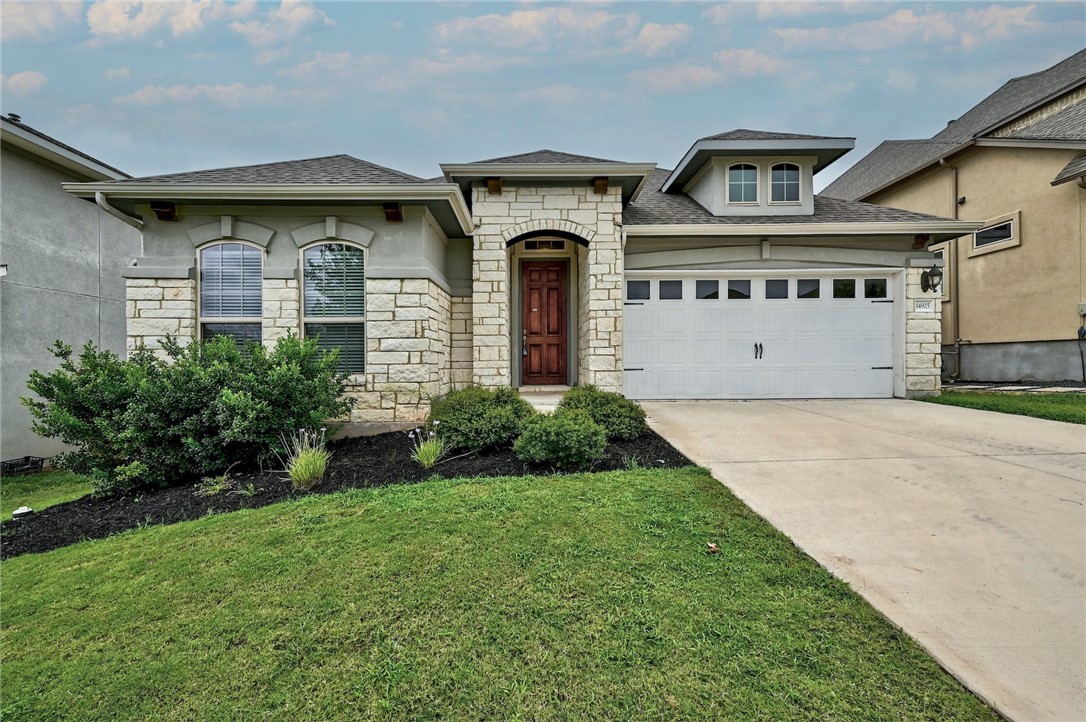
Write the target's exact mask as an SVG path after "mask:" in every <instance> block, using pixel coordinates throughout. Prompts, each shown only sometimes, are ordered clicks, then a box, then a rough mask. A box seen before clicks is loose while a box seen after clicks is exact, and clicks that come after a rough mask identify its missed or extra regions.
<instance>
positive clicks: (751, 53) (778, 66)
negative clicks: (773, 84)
mask: <svg viewBox="0 0 1086 722" xmlns="http://www.w3.org/2000/svg"><path fill="white" fill-rule="evenodd" d="M713 58H714V59H715V60H716V61H717V62H718V63H720V64H721V65H722V66H724V72H725V75H727V76H729V77H737V78H754V77H758V76H771V75H781V74H782V73H787V72H789V71H791V70H793V68H794V66H793V65H792V63H790V62H788V61H787V60H781V59H780V58H774V57H773V56H771V55H767V54H765V53H763V52H762V51H760V50H755V49H753V48H748V49H743V48H725V49H724V50H721V51H719V52H716V53H714V54H713Z"/></svg>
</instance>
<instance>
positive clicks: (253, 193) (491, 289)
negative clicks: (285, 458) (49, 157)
mask: <svg viewBox="0 0 1086 722" xmlns="http://www.w3.org/2000/svg"><path fill="white" fill-rule="evenodd" d="M852 147H853V139H851V138H826V137H816V136H808V135H792V134H779V133H762V132H756V131H746V130H737V131H732V132H730V133H725V134H722V135H719V136H712V137H709V138H704V139H701V140H699V141H698V142H696V143H695V144H694V146H693V147H692V148H691V149H690V151H689V152H688V153H687V154H686V156H685V157H684V158H683V160H682V162H681V163H680V164H679V166H678V167H677V168H676V169H675V170H673V171H667V170H661V169H657V168H656V167H655V164H653V163H623V162H617V161H611V160H603V159H600V158H591V157H586V156H578V155H570V154H567V153H558V152H553V151H549V150H541V151H536V152H533V153H526V154H524V155H517V156H509V157H504V158H493V159H490V160H485V161H479V162H475V163H460V164H447V165H442V166H441V168H442V171H443V176H442V177H441V178H438V179H436V180H429V181H428V180H422V179H420V178H416V177H414V176H411V175H408V174H406V173H401V172H399V171H395V170H391V169H388V168H383V167H380V166H377V165H374V164H372V163H368V162H366V161H363V160H358V159H356V158H352V157H350V156H345V155H339V156H331V157H326V158H314V159H309V160H299V161H288V162H282V163H269V164H266V165H256V166H249V167H243V168H226V169H221V170H208V171H199V172H192V173H178V174H173V175H163V176H156V177H150V178H136V179H132V180H121V181H114V182H105V183H87V184H69V185H67V186H66V188H67V189H68V190H69V191H70V192H72V193H74V194H77V195H79V196H82V197H84V198H91V197H93V196H94V195H95V194H96V193H98V194H101V196H100V197H104V198H105V199H106V201H107V202H108V203H109V204H112V205H113V206H115V207H116V208H119V209H121V210H123V211H124V212H126V213H129V214H132V215H134V216H137V217H139V218H141V219H143V221H144V222H145V224H146V225H145V227H144V250H143V254H142V255H141V256H140V257H139V258H137V259H135V261H134V262H133V264H132V265H131V266H130V267H128V268H126V269H124V272H123V275H124V276H125V278H126V279H127V283H128V299H129V302H128V314H129V321H128V334H129V344H130V346H131V344H137V343H145V344H148V345H154V344H157V343H158V342H159V341H160V339H161V338H162V337H163V336H164V335H165V334H174V335H179V336H181V337H184V338H193V337H195V336H204V337H207V336H210V335H215V334H227V335H230V336H233V337H234V338H236V339H252V340H260V341H262V342H264V343H266V344H270V343H273V342H274V341H275V340H276V339H277V338H280V337H282V336H284V335H286V334H288V333H296V334H302V335H306V336H314V335H315V336H318V337H319V338H320V339H321V343H323V344H327V345H336V346H340V347H341V348H343V349H344V350H345V353H344V355H343V368H344V370H346V371H348V372H350V373H351V374H352V376H351V383H352V385H351V389H350V393H351V394H352V395H353V396H354V397H355V398H356V399H357V405H356V407H355V410H354V412H353V420H354V421H356V422H378V423H388V422H411V421H415V420H417V419H418V418H420V417H421V416H423V415H424V414H425V413H426V401H427V400H428V399H430V398H432V397H437V396H440V395H442V394H444V393H446V392H447V391H448V390H449V389H450V388H453V387H456V386H462V385H465V384H469V383H478V384H483V385H487V386H514V387H524V386H539V385H563V386H564V385H572V384H586V383H591V384H596V385H597V386H600V387H601V388H604V389H609V390H613V391H620V392H621V391H624V392H625V393H626V394H627V395H628V396H630V397H633V398H638V399H697V398H760V397H785V398H797V397H798V398H805V397H890V396H915V395H923V394H932V393H937V391H938V389H939V377H938V373H939V369H938V351H939V345H938V343H939V335H938V333H939V322H938V318H939V315H938V313H939V309H938V299H937V294H934V293H926V292H924V291H922V290H921V287H920V278H921V274H922V273H923V272H924V271H925V270H927V269H928V268H929V267H931V266H932V264H933V256H932V254H931V252H930V251H929V250H928V249H927V245H928V243H930V242H943V241H946V240H947V239H949V238H954V237H957V236H960V235H962V234H963V233H969V232H971V231H973V230H974V229H975V228H976V224H974V223H968V222H963V221H954V220H948V219H944V218H937V217H934V216H930V215H924V214H921V213H913V212H910V211H899V210H892V209H887V208H881V207H879V206H872V205H867V204H864V203H854V202H849V201H840V200H834V199H830V198H822V197H817V196H815V195H814V194H813V192H812V187H813V185H812V176H813V174H814V173H817V172H818V171H820V170H821V169H822V168H824V167H825V166H826V165H827V164H829V163H831V162H832V161H834V160H835V159H837V158H839V157H840V156H841V155H843V154H844V153H846V152H847V151H848V150H849V149H851V148H852Z"/></svg>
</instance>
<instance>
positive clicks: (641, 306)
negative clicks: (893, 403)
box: [623, 271, 894, 399]
mask: <svg viewBox="0 0 1086 722" xmlns="http://www.w3.org/2000/svg"><path fill="white" fill-rule="evenodd" d="M893 305H894V302H893V284H892V283H891V281H890V277H889V276H888V275H887V276H881V275H871V274H849V273H841V272H835V273H833V274H826V275H820V274H818V273H810V272H807V273H800V274H792V273H789V274H780V275H771V276H767V275H749V276H745V275H743V274H741V273H730V274H729V273H726V272H715V271H706V272H699V273H698V275H690V274H683V275H681V276H679V275H667V274H661V275H659V276H650V275H639V274H636V273H630V274H628V275H627V279H626V300H625V306H624V317H623V335H624V338H625V346H624V349H623V356H624V366H625V374H624V376H625V391H626V395H627V396H629V397H630V398H634V399H765V398H871V397H888V396H893V383H894V382H893V375H894V372H893V318H894V313H893Z"/></svg>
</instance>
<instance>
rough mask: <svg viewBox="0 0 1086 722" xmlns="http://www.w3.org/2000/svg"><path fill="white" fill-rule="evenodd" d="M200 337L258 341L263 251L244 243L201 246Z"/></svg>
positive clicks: (240, 343) (259, 334)
mask: <svg viewBox="0 0 1086 722" xmlns="http://www.w3.org/2000/svg"><path fill="white" fill-rule="evenodd" d="M199 260H200V307H199V309H198V314H199V318H200V337H201V338H213V337H215V336H229V337H230V338H232V339H234V341H235V342H236V343H237V344H238V345H239V346H240V345H242V344H244V343H245V342H246V341H256V342H257V343H259V342H260V339H261V332H260V328H261V315H262V311H263V307H262V304H261V302H262V290H261V286H262V285H263V280H262V279H263V273H262V268H263V266H264V252H263V251H262V250H260V249H259V248H255V247H253V246H250V245H247V244H245V243H216V244H214V245H211V246H205V247H204V248H202V249H200V256H199Z"/></svg>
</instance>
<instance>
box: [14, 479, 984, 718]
mask: <svg viewBox="0 0 1086 722" xmlns="http://www.w3.org/2000/svg"><path fill="white" fill-rule="evenodd" d="M710 541H712V542H715V543H716V544H718V545H719V547H720V553H718V554H709V553H707V551H706V543H707V542H710ZM2 570H3V586H4V589H3V592H4V613H3V619H2V630H0V642H2V646H0V661H2V665H3V675H4V685H3V686H4V694H3V700H2V706H3V710H2V712H3V717H4V718H5V719H12V720H15V719H18V720H81V721H84V722H86V721H90V720H120V719H127V720H279V719H289V720H328V719H367V720H438V719H442V720H453V719H454V720H676V719H692V720H706V719H712V720H722V719H734V720H767V721H768V720H850V721H851V720H879V721H887V720H921V719H923V720H996V717H995V715H994V714H993V713H992V712H991V711H990V710H989V709H988V708H986V707H985V706H984V705H983V704H982V703H981V702H980V701H979V700H977V699H976V698H975V697H973V696H972V695H970V694H969V693H968V692H966V691H965V690H964V689H963V688H961V687H960V686H959V684H958V683H957V682H956V681H954V680H953V679H952V678H951V677H950V676H949V675H947V674H946V673H944V672H943V671H942V670H941V669H940V668H939V667H938V666H937V665H936V664H935V662H934V661H932V659H931V658H929V657H928V656H927V655H926V654H924V653H923V651H922V650H921V649H920V648H919V647H918V646H917V645H916V644H914V643H913V642H912V641H911V640H910V639H909V638H908V637H906V636H905V635H904V634H902V633H901V632H899V631H897V630H896V629H894V628H893V627H892V626H891V625H890V624H889V623H887V622H886V621H885V620H884V619H883V618H882V617H881V616H880V615H879V614H878V613H877V612H876V611H875V610H874V609H873V608H871V607H870V606H869V605H868V604H867V603H866V602H864V601H863V600H862V599H861V598H860V597H859V596H857V595H856V594H854V593H853V592H852V591H851V590H849V588H848V587H847V586H846V585H845V584H844V583H842V582H840V581H838V580H837V579H835V578H834V577H832V576H831V575H829V574H828V573H827V572H826V571H825V570H823V569H822V568H820V567H819V566H818V565H817V564H815V563H814V562H813V561H812V560H811V559H810V558H808V557H806V556H805V555H803V554H802V553H800V552H799V551H797V550H796V549H795V547H794V546H792V544H791V543H789V541H788V540H787V539H786V538H785V537H784V536H782V535H781V534H780V533H778V532H776V531H775V530H774V529H773V528H772V527H770V526H769V525H768V524H766V523H765V522H764V521H763V520H761V519H760V518H759V517H757V516H756V515H755V514H753V513H752V512H751V511H749V510H748V509H747V508H746V507H745V506H744V505H743V504H742V503H741V502H739V501H738V500H737V499H736V498H735V497H733V496H732V495H731V494H729V493H728V491H727V490H726V489H724V488H723V487H722V486H721V485H720V484H719V483H717V482H716V481H714V480H713V479H712V478H711V477H710V476H709V475H708V473H707V472H705V471H703V470H700V469H694V468H688V469H684V470H679V471H663V470H634V471H626V472H612V473H607V474H594V475H581V476H555V477H535V478H532V477H525V478H512V479H496V480H494V479H491V480H458V481H443V480H437V481H431V482H427V483H423V484H417V485H412V486H395V487H387V488H382V489H369V490H357V491H351V492H346V493H342V494H336V495H330V496H312V497H308V498H305V499H302V500H298V501H292V502H286V503H282V504H277V505H274V506H270V507H265V508H262V509H256V510H249V511H243V512H237V513H232V514H224V515H218V516H212V517H208V518H205V519H202V520H199V521H194V522H188V523H184V524H176V525H173V526H162V527H151V528H146V529H141V530H135V531H132V532H129V533H126V534H123V535H120V536H116V537H112V538H110V539H106V540H102V541H97V542H87V543H83V544H79V545H76V546H73V547H69V548H66V549H60V550H56V551H53V552H49V553H47V554H43V555H28V556H23V557H18V558H15V559H11V560H8V561H6V562H4V563H3V565H2Z"/></svg>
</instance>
